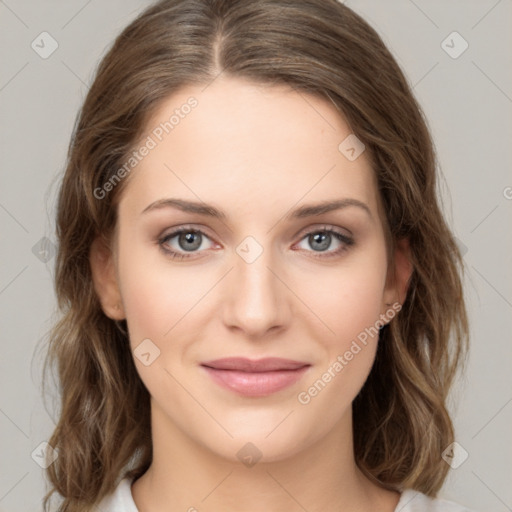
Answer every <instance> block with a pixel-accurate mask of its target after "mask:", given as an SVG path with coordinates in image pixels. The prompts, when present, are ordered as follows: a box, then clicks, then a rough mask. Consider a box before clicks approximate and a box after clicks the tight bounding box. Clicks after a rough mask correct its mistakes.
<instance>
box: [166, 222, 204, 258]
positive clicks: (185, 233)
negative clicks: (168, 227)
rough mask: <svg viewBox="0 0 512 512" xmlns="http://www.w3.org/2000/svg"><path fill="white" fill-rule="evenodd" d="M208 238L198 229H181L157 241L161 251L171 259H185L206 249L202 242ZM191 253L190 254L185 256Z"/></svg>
mask: <svg viewBox="0 0 512 512" xmlns="http://www.w3.org/2000/svg"><path fill="white" fill-rule="evenodd" d="M173 239H176V240H174V242H173ZM205 239H209V237H208V236H207V235H206V234H205V233H204V232H203V231H201V230H200V229H194V228H188V227H182V228H180V229H177V230H175V231H172V232H171V233H168V234H166V235H165V236H163V237H162V238H160V239H159V240H158V244H159V245H160V247H161V249H162V250H163V251H164V252H165V253H166V254H167V255H168V256H170V257H171V258H172V259H180V260H183V259H187V258H191V257H193V256H192V254H193V253H196V252H199V250H204V249H206V248H205V247H204V246H203V242H204V241H205ZM187 253H191V254H187Z"/></svg>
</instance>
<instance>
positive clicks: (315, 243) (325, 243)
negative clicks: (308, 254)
mask: <svg viewBox="0 0 512 512" xmlns="http://www.w3.org/2000/svg"><path fill="white" fill-rule="evenodd" d="M333 241H337V242H338V244H339V246H338V248H337V249H335V250H331V251H328V250H327V249H328V248H329V247H330V246H331V244H332V242H333ZM301 243H306V244H308V245H309V247H312V248H313V252H315V253H319V254H315V256H319V257H330V256H335V255H337V254H340V253H341V252H343V251H344V250H346V249H347V248H348V247H349V246H351V245H352V244H353V243H354V240H353V239H352V238H350V237H349V236H346V235H344V234H342V233H339V232H338V231H334V230H333V229H319V230H317V231H310V232H309V233H307V234H306V235H305V236H304V237H303V239H302V241H301ZM306 250H307V249H306ZM322 253H326V254H325V256H324V255H323V254H322Z"/></svg>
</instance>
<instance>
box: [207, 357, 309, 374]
mask: <svg viewBox="0 0 512 512" xmlns="http://www.w3.org/2000/svg"><path fill="white" fill-rule="evenodd" d="M201 364H202V366H208V367H209V368H215V369H216V370H238V371H243V372H272V371H278V370H297V369H298V368H302V367H304V366H309V363H304V362H301V361H294V360H292V359H282V358H279V357H265V358H263V359H248V358H246V357H225V358H222V359H215V360H211V361H205V362H203V363H201Z"/></svg>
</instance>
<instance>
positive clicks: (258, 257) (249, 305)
mask: <svg viewBox="0 0 512 512" xmlns="http://www.w3.org/2000/svg"><path fill="white" fill-rule="evenodd" d="M273 260H274V258H273V251H272V249H271V248H270V247H263V244H262V243H260V242H259V241H258V240H256V239H255V238H254V237H250V236H249V237H246V238H245V239H244V240H243V241H242V242H241V243H240V244H239V245H238V246H237V247H236V249H235V254H234V268H233V271H232V272H231V273H230V274H231V284H232V286H231V293H230V298H229V300H228V303H229V306H228V308H227V317H225V321H226V323H227V324H230V325H236V326H238V327H239V328H240V329H242V330H244V331H246V332H247V334H250V335H253V336H254V335H261V334H264V333H265V332H266V331H267V330H269V329H271V328H272V327H276V326H278V325H281V324H282V322H283V321H284V317H283V312H284V308H285V298H284V293H283V285H282V283H280V282H279V280H278V279H277V278H276V276H275V275H274V272H275V270H274V266H276V262H275V261H273ZM269 268H270V269H272V271H271V270H270V269H269Z"/></svg>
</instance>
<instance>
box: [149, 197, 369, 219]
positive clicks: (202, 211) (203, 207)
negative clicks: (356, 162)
mask: <svg viewBox="0 0 512 512" xmlns="http://www.w3.org/2000/svg"><path fill="white" fill-rule="evenodd" d="M349 206H355V207H357V208H360V209H362V210H363V211H365V212H366V213H367V214H368V215H369V216H370V217H372V212H371V210H370V208H369V207H368V205H367V204H365V203H363V202H362V201H359V200H358V199H352V198H344V199H337V200H334V201H325V202H322V203H318V204H311V205H304V206H301V207H299V208H297V209H295V210H293V211H292V212H291V213H289V214H287V215H286V216H285V218H286V219H288V220H291V219H302V218H305V217H313V216H315V215H322V214H323V213H328V212H331V211H334V210H341V209H343V208H347V207H349ZM162 208H175V209H178V210H181V211H183V212H188V213H197V214H199V215H206V216H208V217H213V218H216V219H226V218H227V216H226V214H225V213H224V212H223V211H222V210H219V209H218V208H215V207H214V206H212V205H209V204H206V203H203V202H197V201H186V200H184V199H173V198H166V199H159V200H157V201H155V202H153V203H151V204H150V205H148V206H146V208H144V210H142V212H141V215H142V214H144V213H147V212H150V211H153V210H160V209H162Z"/></svg>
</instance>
